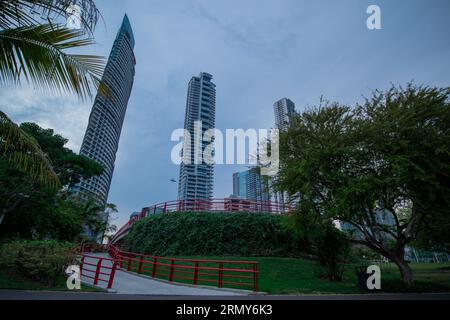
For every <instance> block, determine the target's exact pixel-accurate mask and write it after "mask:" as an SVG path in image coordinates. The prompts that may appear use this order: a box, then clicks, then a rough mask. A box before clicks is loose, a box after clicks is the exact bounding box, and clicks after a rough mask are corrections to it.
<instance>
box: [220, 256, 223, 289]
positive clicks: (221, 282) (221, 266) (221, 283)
mask: <svg viewBox="0 0 450 320" xmlns="http://www.w3.org/2000/svg"><path fill="white" fill-rule="evenodd" d="M219 288H223V263H222V262H221V263H220V264H219Z"/></svg>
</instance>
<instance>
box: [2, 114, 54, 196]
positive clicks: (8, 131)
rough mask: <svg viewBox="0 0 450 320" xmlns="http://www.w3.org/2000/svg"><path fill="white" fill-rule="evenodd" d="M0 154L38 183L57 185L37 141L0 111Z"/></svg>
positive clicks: (48, 160)
mask: <svg viewBox="0 0 450 320" xmlns="http://www.w3.org/2000/svg"><path fill="white" fill-rule="evenodd" d="M0 155H1V156H3V157H5V159H7V160H8V161H9V162H10V163H11V164H12V165H13V166H14V167H15V168H16V169H17V170H19V171H22V172H24V173H27V174H29V175H30V176H31V177H33V179H34V180H36V181H37V182H39V183H42V184H44V185H47V186H51V187H58V186H59V179H58V176H57V175H56V173H55V172H54V171H53V168H52V165H51V162H50V159H49V158H48V157H47V155H46V154H45V153H44V152H43V151H42V150H41V148H40V146H39V144H38V142H37V141H36V140H35V139H34V138H33V137H31V136H29V135H28V134H27V133H26V132H25V131H23V130H22V129H20V128H19V126H17V125H16V124H15V123H14V122H12V121H11V120H10V119H9V118H8V116H7V115H6V114H4V113H3V112H2V111H0Z"/></svg>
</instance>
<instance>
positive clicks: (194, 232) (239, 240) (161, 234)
mask: <svg viewBox="0 0 450 320" xmlns="http://www.w3.org/2000/svg"><path fill="white" fill-rule="evenodd" d="M281 221H282V217H280V216H276V215H271V214H248V213H197V212H196V213H192V212H184V213H171V214H168V215H159V216H152V217H148V218H146V219H143V220H141V221H139V222H136V223H135V224H134V225H133V227H132V229H131V231H130V233H129V235H128V236H127V238H126V245H127V247H128V248H129V249H130V250H131V251H133V252H140V253H148V254H151V255H159V256H173V255H243V256H299V255H301V254H304V253H305V252H308V249H309V242H308V239H307V238H306V237H301V236H297V235H295V234H293V233H291V232H289V231H288V230H286V228H284V227H283V225H282V222H281Z"/></svg>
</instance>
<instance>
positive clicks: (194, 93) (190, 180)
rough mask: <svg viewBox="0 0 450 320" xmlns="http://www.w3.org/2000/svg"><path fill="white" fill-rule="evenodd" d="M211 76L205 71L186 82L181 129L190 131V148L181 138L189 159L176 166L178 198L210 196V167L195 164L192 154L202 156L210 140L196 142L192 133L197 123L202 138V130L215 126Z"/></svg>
mask: <svg viewBox="0 0 450 320" xmlns="http://www.w3.org/2000/svg"><path fill="white" fill-rule="evenodd" d="M212 78H213V77H212V75H210V74H209V73H205V72H202V73H200V75H199V76H198V77H192V79H191V81H189V86H188V93H187V102H186V115H185V122H184V128H185V129H186V130H187V131H189V133H190V148H188V146H189V145H188V144H187V141H186V137H185V141H184V144H183V157H185V158H189V160H190V163H187V164H186V163H184V162H183V163H182V164H181V166H180V179H179V185H178V199H179V200H199V199H202V200H205V199H206V200H209V199H212V197H213V184H214V166H213V165H210V164H207V163H204V162H202V163H195V160H196V154H197V156H198V155H202V154H203V151H204V149H205V148H206V147H207V146H208V145H209V144H210V143H208V142H203V141H200V143H198V142H197V143H196V141H195V135H194V133H195V126H196V123H198V122H201V124H202V132H201V133H202V137H203V134H204V132H205V131H207V130H209V129H214V128H215V116H216V85H215V84H214V83H213V82H212V81H211V80H212ZM196 145H197V149H196V148H195V147H196ZM197 159H198V158H197ZM186 209H189V208H186Z"/></svg>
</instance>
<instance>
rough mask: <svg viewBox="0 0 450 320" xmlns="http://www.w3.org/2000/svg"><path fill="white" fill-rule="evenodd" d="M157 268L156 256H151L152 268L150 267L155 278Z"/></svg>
mask: <svg viewBox="0 0 450 320" xmlns="http://www.w3.org/2000/svg"><path fill="white" fill-rule="evenodd" d="M157 269H158V258H156V257H154V258H153V269H152V278H156V272H157Z"/></svg>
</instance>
